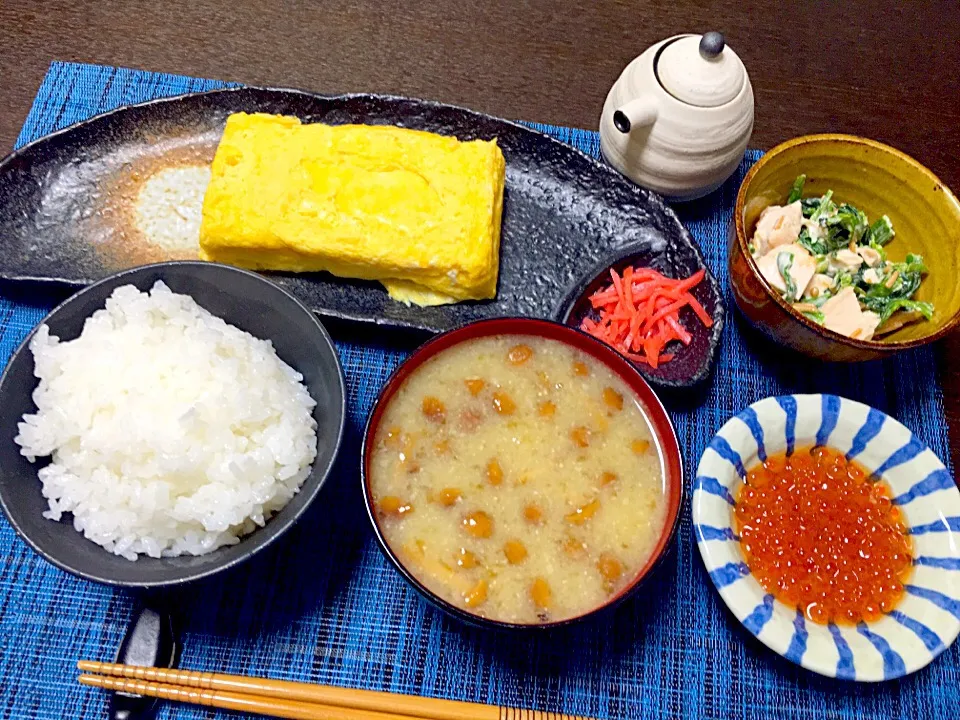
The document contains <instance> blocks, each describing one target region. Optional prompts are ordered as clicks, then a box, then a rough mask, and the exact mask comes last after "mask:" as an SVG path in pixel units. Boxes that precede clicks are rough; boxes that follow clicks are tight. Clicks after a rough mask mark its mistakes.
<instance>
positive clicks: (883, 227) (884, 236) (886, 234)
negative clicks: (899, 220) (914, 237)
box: [865, 215, 896, 245]
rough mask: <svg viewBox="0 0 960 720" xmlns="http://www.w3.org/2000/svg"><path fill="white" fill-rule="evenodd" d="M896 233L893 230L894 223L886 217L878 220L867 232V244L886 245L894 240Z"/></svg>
mask: <svg viewBox="0 0 960 720" xmlns="http://www.w3.org/2000/svg"><path fill="white" fill-rule="evenodd" d="M894 235H896V232H894V230H893V223H892V222H890V218H888V217H887V216H886V215H884V216H883V217H880V218H878V219H877V220H875V221H874V223H873V224H872V225H871V226H870V228H869V229H868V230H867V234H866V238H865V239H866V242H867V243H869V244H871V245H872V244H873V243H876V244H877V245H886V244H887V243H888V242H890V241H891V240H893V237H894Z"/></svg>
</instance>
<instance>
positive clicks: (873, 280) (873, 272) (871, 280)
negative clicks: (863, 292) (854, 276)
mask: <svg viewBox="0 0 960 720" xmlns="http://www.w3.org/2000/svg"><path fill="white" fill-rule="evenodd" d="M881 280H883V278H882V277H881V276H880V273H878V272H877V269H876V268H867V269H866V270H864V271H863V281H864V282H865V283H866V284H867V285H879V284H880V281H881Z"/></svg>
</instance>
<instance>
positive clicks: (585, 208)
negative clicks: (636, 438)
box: [0, 87, 713, 332]
mask: <svg viewBox="0 0 960 720" xmlns="http://www.w3.org/2000/svg"><path fill="white" fill-rule="evenodd" d="M241 111H246V112H266V113H278V114H285V115H295V116H297V117H299V118H300V119H301V120H303V121H304V122H324V123H329V124H343V123H366V124H372V125H383V124H389V125H398V126H401V127H408V128H415V129H418V130H429V131H432V132H436V133H440V134H442V135H455V136H456V137H458V138H460V139H462V140H470V139H476V138H482V139H491V138H497V140H498V142H499V144H500V147H501V148H502V149H503V153H504V156H505V157H506V162H507V180H506V196H505V200H504V209H503V228H502V244H501V253H500V283H499V288H498V291H497V297H496V299H495V300H492V301H486V302H465V303H459V304H456V305H446V306H440V307H433V308H418V307H407V306H404V305H402V304H400V303H397V302H394V301H392V300H390V298H389V297H388V296H387V294H386V292H385V291H384V290H383V288H382V286H381V285H379V283H371V282H362V281H354V280H343V279H340V278H334V277H332V276H330V275H328V274H326V273H309V274H299V275H296V274H285V273H270V276H271V279H273V280H274V281H276V282H277V283H278V284H280V285H281V286H283V287H284V288H286V289H287V290H289V291H290V292H292V293H293V294H294V295H296V296H297V297H299V298H300V299H301V300H302V301H303V302H304V303H305V304H307V305H308V306H309V307H311V308H312V309H313V310H315V311H316V312H318V313H320V314H323V315H328V316H334V317H338V318H343V319H348V320H361V321H367V322H373V323H378V324H382V325H389V326H394V327H403V328H417V329H421V330H426V331H431V332H439V331H443V330H448V329H450V328H453V327H455V326H457V325H460V324H463V323H465V322H469V321H472V320H478V319H481V318H488V317H500V316H505V315H524V316H530V317H541V318H546V317H550V315H551V314H552V312H553V310H554V308H555V307H556V305H557V302H558V301H559V299H560V298H561V297H562V296H563V295H564V294H565V293H566V291H567V290H568V288H569V287H571V286H573V285H574V284H578V283H579V282H580V281H581V279H582V276H583V275H584V273H585V272H587V271H588V270H589V269H591V268H593V267H594V266H595V265H596V264H597V262H598V261H599V260H600V259H601V258H602V257H604V256H606V255H608V254H609V253H610V252H612V251H615V250H618V249H626V248H631V249H634V250H636V251H643V253H644V254H645V255H648V256H655V257H657V258H659V261H660V262H659V264H660V266H661V267H664V266H665V267H674V266H677V267H679V268H682V269H684V270H686V269H687V268H695V269H696V268H700V267H704V261H703V256H702V255H701V253H700V251H699V249H698V248H697V246H696V245H695V244H694V242H693V240H692V238H691V237H690V234H689V233H688V232H687V230H686V229H685V228H684V227H683V226H682V225H681V224H680V221H679V220H678V219H677V217H676V215H674V214H673V211H672V210H670V209H669V208H668V207H666V206H665V205H664V203H663V200H662V199H661V198H660V197H659V196H657V195H655V194H654V193H651V192H649V191H647V190H643V189H640V188H638V187H636V186H635V185H633V184H632V183H630V182H629V181H627V180H626V179H625V178H623V177H622V176H621V175H620V174H619V173H617V172H616V171H614V170H613V169H612V168H610V167H608V166H606V165H603V164H601V163H600V162H598V161H596V160H594V159H593V158H590V157H588V156H587V155H585V154H583V153H581V152H579V151H578V150H575V149H573V148H571V147H570V146H568V145H565V144H563V143H561V142H559V141H556V140H553V139H551V138H549V137H547V136H545V135H543V134H541V133H538V132H535V131H533V130H530V129H527V128H525V127H523V126H521V125H517V124H515V123H512V122H508V121H505V120H501V119H498V118H494V117H490V116H488V115H483V114H481V113H477V112H473V111H470V110H465V109H462V108H458V107H453V106H450V105H443V104H439V103H433V102H426V101H423V100H413V99H407V98H399V97H389V96H379V95H341V96H335V97H330V96H322V95H316V94H311V93H306V92H301V91H296V90H282V89H266V88H254V87H241V88H232V89H225V90H215V91H212V92H205V93H194V94H190V95H182V96H179V97H174V98H166V99H161V100H153V101H150V102H146V103H142V104H139V105H132V106H129V107H126V108H120V109H118V110H115V111H113V112H109V113H106V114H104V115H99V116H97V117H94V118H91V119H89V120H86V121H84V122H81V123H78V124H77V125H74V126H72V127H69V128H67V129H65V130H62V131H60V132H57V133H54V134H53V135H49V136H47V137H45V138H41V139H40V140H38V141H36V142H34V143H31V144H29V145H27V146H25V147H23V148H21V149H20V150H18V151H16V152H14V153H13V154H11V155H10V156H8V157H7V158H6V159H4V160H3V161H2V162H0V198H3V199H4V201H3V203H2V205H0V238H3V249H4V252H3V253H2V254H0V277H3V278H7V279H17V280H22V279H31V280H51V281H55V282H58V283H65V284H69V285H85V284H88V283H90V282H93V281H96V280H100V279H102V278H104V277H106V276H108V275H110V274H112V273H114V272H117V271H118V270H122V269H125V268H128V267H132V266H135V265H140V264H144V263H148V262H157V261H162V260H170V259H193V258H191V257H190V256H189V255H184V254H182V253H181V254H177V253H170V252H167V251H163V250H161V249H159V248H157V247H155V246H152V245H150V244H149V243H147V242H145V240H144V239H143V237H141V236H140V235H139V232H138V231H137V230H136V226H135V224H134V223H133V221H132V220H131V215H130V212H131V207H132V202H131V198H133V197H135V196H136V191H137V189H138V184H139V183H140V182H142V180H143V179H144V178H146V177H148V176H149V175H150V174H152V173H153V172H155V171H156V170H158V169H162V168H164V167H170V166H175V165H183V164H199V165H206V164H209V162H210V160H211V159H212V157H213V153H214V152H215V150H216V145H217V142H218V141H219V139H220V134H221V132H222V129H223V126H224V123H225V122H226V119H227V116H228V115H230V114H231V113H234V112H241ZM708 272H709V271H708ZM711 281H713V280H712V278H711Z"/></svg>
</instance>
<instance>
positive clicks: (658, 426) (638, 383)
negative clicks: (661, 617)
mask: <svg viewBox="0 0 960 720" xmlns="http://www.w3.org/2000/svg"><path fill="white" fill-rule="evenodd" d="M550 333H553V334H550ZM498 335H532V336H535V337H541V338H546V339H553V340H557V341H558V342H561V343H563V344H565V345H567V346H568V347H574V348H576V349H579V350H581V351H583V352H586V353H588V354H589V355H590V356H591V357H592V358H593V359H594V360H596V361H597V362H601V363H603V364H604V365H605V366H606V367H608V368H609V369H610V370H611V371H612V372H614V373H616V374H617V375H619V376H620V377H621V379H622V380H623V381H624V382H625V383H627V384H628V385H629V386H630V387H631V390H633V391H634V392H636V393H637V394H638V395H639V396H640V400H641V403H642V404H643V406H644V410H645V414H646V415H647V417H648V421H649V424H650V427H651V431H652V433H653V435H654V437H655V438H656V440H657V444H658V446H659V448H660V452H661V453H662V463H663V464H662V467H663V474H664V482H665V484H666V486H667V490H666V502H667V515H666V517H665V518H664V524H663V528H662V530H661V531H660V535H659V536H658V538H657V543H656V545H655V548H654V551H653V553H652V554H651V555H650V557H649V558H648V559H647V561H646V562H645V564H644V566H643V567H641V568H640V569H639V570H638V571H637V573H636V575H635V576H634V577H633V579H632V580H631V581H630V582H629V583H628V584H627V585H625V586H624V587H623V588H622V589H621V590H620V591H619V592H618V593H617V594H616V595H614V596H612V597H611V598H609V599H607V601H606V602H605V603H603V604H602V605H598V606H596V607H592V608H590V609H589V610H587V611H585V612H583V613H581V614H580V615H577V616H575V617H570V618H565V619H562V620H556V621H551V622H546V623H536V624H533V623H511V622H505V621H502V620H496V619H492V618H486V617H483V616H480V615H476V614H474V613H471V612H468V611H467V610H465V609H463V608H461V607H458V606H457V605H454V604H453V603H451V602H450V601H448V600H446V599H444V598H442V597H440V596H439V595H438V594H436V593H434V592H433V591H432V590H430V589H429V588H428V587H426V585H425V584H424V583H422V582H421V581H420V580H419V579H418V578H417V577H416V576H415V575H414V574H413V572H412V571H410V570H409V569H408V568H407V567H406V565H405V564H404V563H403V562H402V561H401V559H400V558H399V557H398V556H397V554H396V553H395V552H394V551H393V549H392V548H391V547H390V544H389V543H388V542H387V540H386V538H385V537H384V534H383V532H382V530H381V528H380V523H379V521H378V519H377V513H376V509H375V507H374V504H373V497H372V489H371V484H370V480H371V478H370V472H369V460H370V456H371V454H372V450H373V435H374V434H375V433H376V431H377V429H378V428H379V423H380V421H381V420H382V417H383V414H384V412H385V411H386V409H387V407H389V404H390V402H391V401H392V399H393V398H394V397H395V395H396V393H397V391H398V390H399V389H400V388H401V387H402V385H403V383H404V382H405V381H406V379H407V378H408V377H409V376H410V375H411V374H413V373H414V372H415V371H416V370H417V369H418V368H420V367H421V366H422V365H424V364H425V363H426V362H428V361H429V360H431V359H432V358H434V357H436V356H437V355H438V354H439V353H441V352H443V351H444V350H446V349H448V348H451V347H454V346H457V345H459V344H461V343H463V342H467V341H470V340H473V339H477V338H483V337H492V336H498ZM556 335H560V336H566V339H561V338H558V337H556ZM576 343H579V345H578V344H576ZM638 389H640V390H638ZM671 471H672V472H671ZM360 484H361V492H362V493H363V501H364V505H365V507H366V511H367V518H368V519H369V520H370V524H371V526H372V528H373V533H374V537H375V538H376V540H377V545H378V547H379V548H380V551H381V552H382V553H383V555H384V556H385V557H386V558H387V560H388V561H389V562H390V564H391V565H392V566H393V567H394V568H395V569H396V570H397V571H398V572H399V573H400V576H401V577H402V578H403V579H404V580H405V581H406V582H407V583H408V584H409V585H410V586H411V587H413V588H414V590H416V591H417V592H418V593H419V594H420V595H421V596H422V597H423V598H424V599H426V600H427V601H428V602H429V603H430V604H432V605H434V606H435V607H437V608H439V609H441V610H443V611H444V612H446V613H447V614H449V615H451V616H453V617H455V618H456V619H458V620H460V621H462V622H465V623H467V624H469V625H475V626H480V627H484V628H489V629H498V630H510V631H520V632H540V631H547V630H551V629H555V628H560V627H565V626H568V625H571V624H573V623H578V622H581V621H583V620H585V619H588V618H591V617H593V616H595V615H597V614H599V613H602V612H605V611H607V610H610V609H611V608H613V607H615V606H616V605H618V604H620V603H621V602H623V601H624V600H626V599H627V598H628V597H629V596H631V595H632V594H633V593H634V592H635V591H636V590H637V589H638V588H639V587H640V586H641V585H642V584H643V582H644V581H645V580H646V579H647V578H649V577H650V575H651V574H652V573H653V572H654V570H655V569H656V568H657V567H658V566H659V565H660V563H661V562H662V560H663V558H664V556H666V554H667V552H668V551H669V549H670V546H671V544H672V541H673V538H674V536H675V535H676V531H677V527H678V526H679V523H680V515H681V508H682V506H683V502H684V468H683V455H682V452H681V450H680V444H679V440H678V438H677V435H676V430H675V429H674V426H673V421H672V420H671V418H670V415H669V413H668V412H667V411H666V408H665V407H664V406H663V403H662V402H661V401H660V398H659V397H658V396H657V395H656V393H655V392H654V390H653V389H652V388H651V387H650V385H649V383H647V381H646V380H645V379H644V377H643V376H642V375H641V374H640V373H639V372H638V371H637V369H636V368H635V367H633V365H632V364H631V363H630V362H629V361H628V360H627V359H626V358H623V357H622V356H621V355H620V354H619V353H617V351H616V350H614V349H613V348H611V347H609V346H607V345H606V344H604V343H601V342H600V341H599V340H596V339H595V338H593V337H591V336H590V335H587V334H586V333H584V332H581V331H580V330H578V329H576V328H572V327H570V326H568V325H564V324H562V323H558V322H555V321H552V320H546V319H540V318H528V317H518V316H517V317H501V318H486V319H483V320H477V321H475V322H471V323H467V324H465V325H461V326H460V327H457V328H454V329H452V330H448V331H446V332H444V333H441V334H439V335H436V336H435V337H433V338H431V339H430V340H428V341H427V342H426V343H424V344H423V345H421V346H420V347H418V348H417V349H416V350H415V351H414V352H413V353H412V354H411V355H410V356H409V357H408V358H407V359H406V360H404V362H403V363H401V364H400V366H399V367H397V368H396V369H395V370H394V371H393V373H391V375H390V377H389V378H388V380H387V382H386V383H385V384H384V386H383V387H382V388H381V390H380V392H379V393H378V395H377V400H376V402H375V403H374V406H373V407H372V408H371V410H370V413H369V415H368V416H367V421H366V425H365V428H364V433H363V443H362V447H361V453H360Z"/></svg>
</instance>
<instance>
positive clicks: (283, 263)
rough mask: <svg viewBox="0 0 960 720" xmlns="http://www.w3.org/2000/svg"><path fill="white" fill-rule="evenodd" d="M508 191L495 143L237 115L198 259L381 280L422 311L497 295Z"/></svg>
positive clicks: (216, 174) (221, 150)
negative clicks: (505, 191)
mask: <svg viewBox="0 0 960 720" xmlns="http://www.w3.org/2000/svg"><path fill="white" fill-rule="evenodd" d="M503 184H504V159H503V153H502V152H501V151H500V148H499V147H498V146H497V143H496V140H492V141H484V140H473V141H469V142H461V141H459V140H457V139H456V138H453V137H445V136H441V135H436V134H433V133H428V132H421V131H418V130H406V129H403V128H398V127H393V126H370V125H321V124H318V123H317V124H308V125H304V124H301V122H300V120H299V119H297V118H294V117H286V116H280V115H266V114H253V115H250V114H246V113H237V114H234V115H231V116H230V117H229V118H228V119H227V125H226V128H225V129H224V133H223V138H222V139H221V141H220V145H219V147H218V148H217V153H216V156H215V157H214V159H213V168H212V178H211V180H210V185H209V187H208V188H207V193H206V196H205V197H204V202H203V219H202V223H201V227H200V256H201V258H203V259H204V260H210V261H216V262H222V263H227V264H230V265H237V266H240V267H245V268H251V269H254V270H287V271H292V272H311V271H319V270H326V271H328V272H330V273H333V274H334V275H339V276H341V277H348V278H363V279H368V280H380V281H381V282H382V283H383V284H384V285H385V286H386V288H387V290H388V291H389V292H390V295H391V296H392V297H394V298H395V299H397V300H400V301H402V302H408V303H410V302H413V303H416V304H421V305H435V304H439V303H444V302H456V301H459V300H480V299H486V298H492V297H494V296H495V295H496V291H497V270H498V267H499V251H500V214H501V208H502V205H503Z"/></svg>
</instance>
